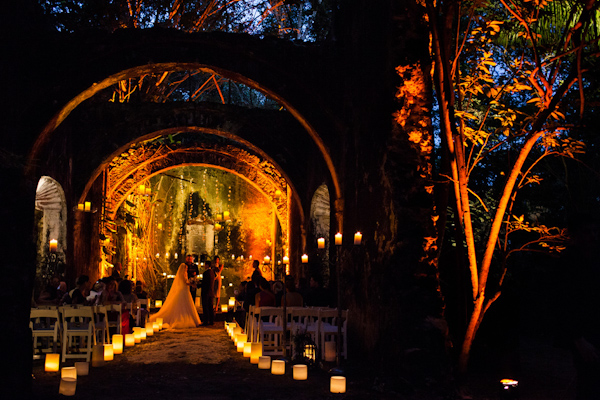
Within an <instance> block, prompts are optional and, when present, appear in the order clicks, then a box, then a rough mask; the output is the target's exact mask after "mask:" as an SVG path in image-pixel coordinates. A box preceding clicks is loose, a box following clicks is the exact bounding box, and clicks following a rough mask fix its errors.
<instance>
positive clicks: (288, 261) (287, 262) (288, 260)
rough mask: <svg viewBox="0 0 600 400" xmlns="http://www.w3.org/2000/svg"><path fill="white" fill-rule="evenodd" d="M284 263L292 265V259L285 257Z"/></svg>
mask: <svg viewBox="0 0 600 400" xmlns="http://www.w3.org/2000/svg"><path fill="white" fill-rule="evenodd" d="M283 263H284V264H289V263H290V258H289V257H288V256H283Z"/></svg>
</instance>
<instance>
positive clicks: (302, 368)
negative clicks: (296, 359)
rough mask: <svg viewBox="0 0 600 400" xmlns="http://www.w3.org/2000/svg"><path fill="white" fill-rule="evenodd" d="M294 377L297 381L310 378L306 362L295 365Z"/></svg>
mask: <svg viewBox="0 0 600 400" xmlns="http://www.w3.org/2000/svg"><path fill="white" fill-rule="evenodd" d="M292 371H293V377H294V380H295V381H305V380H306V379H308V367H307V366H306V365H304V364H296V365H294V366H293V369H292Z"/></svg>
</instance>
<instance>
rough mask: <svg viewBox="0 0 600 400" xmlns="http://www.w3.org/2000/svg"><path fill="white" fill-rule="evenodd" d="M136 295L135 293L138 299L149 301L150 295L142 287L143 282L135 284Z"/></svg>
mask: <svg viewBox="0 0 600 400" xmlns="http://www.w3.org/2000/svg"><path fill="white" fill-rule="evenodd" d="M134 293H135V295H136V296H137V298H138V299H147V298H148V293H146V291H145V290H144V288H143V287H142V281H137V282H136V283H135V291H134Z"/></svg>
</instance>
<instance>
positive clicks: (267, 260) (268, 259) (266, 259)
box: [265, 256, 271, 264]
mask: <svg viewBox="0 0 600 400" xmlns="http://www.w3.org/2000/svg"><path fill="white" fill-rule="evenodd" d="M270 262H271V257H269V256H265V264H268V263H270Z"/></svg>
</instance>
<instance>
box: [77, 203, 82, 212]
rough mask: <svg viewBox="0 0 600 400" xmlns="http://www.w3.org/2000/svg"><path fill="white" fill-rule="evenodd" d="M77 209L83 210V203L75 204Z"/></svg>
mask: <svg viewBox="0 0 600 400" xmlns="http://www.w3.org/2000/svg"><path fill="white" fill-rule="evenodd" d="M77 210H78V211H83V203H79V204H77Z"/></svg>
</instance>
